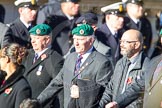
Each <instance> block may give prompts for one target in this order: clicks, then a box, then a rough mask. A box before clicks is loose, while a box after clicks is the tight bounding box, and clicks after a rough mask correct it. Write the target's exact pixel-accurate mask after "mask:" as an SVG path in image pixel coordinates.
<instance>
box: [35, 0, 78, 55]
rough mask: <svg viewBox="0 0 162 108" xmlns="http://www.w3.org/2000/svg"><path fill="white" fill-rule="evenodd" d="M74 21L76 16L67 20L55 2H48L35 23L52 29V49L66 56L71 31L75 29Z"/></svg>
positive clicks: (70, 41)
mask: <svg viewBox="0 0 162 108" xmlns="http://www.w3.org/2000/svg"><path fill="white" fill-rule="evenodd" d="M76 19H77V15H76V16H74V19H72V20H69V19H68V18H67V16H66V15H65V14H64V13H63V12H62V9H61V4H60V2H57V1H55V2H54V1H53V2H52V1H49V3H47V4H45V5H43V6H42V7H41V8H40V10H39V11H38V17H37V23H38V24H40V23H46V24H48V25H50V26H51V27H52V29H53V31H52V34H51V35H52V48H53V49H54V50H55V51H57V52H58V53H59V54H61V55H62V56H63V55H65V54H67V52H68V50H69V49H70V47H71V45H72V35H71V31H72V29H73V28H74V27H75V21H76Z"/></svg>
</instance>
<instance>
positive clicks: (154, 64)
mask: <svg viewBox="0 0 162 108" xmlns="http://www.w3.org/2000/svg"><path fill="white" fill-rule="evenodd" d="M161 58H162V57H161ZM161 58H159V59H158V60H157V61H155V62H156V63H153V64H152V65H153V66H152V67H155V68H153V69H151V70H150V72H151V74H150V77H149V82H150V83H149V84H150V90H151V89H152V88H153V87H154V86H155V85H156V83H157V82H158V81H159V80H160V78H161V77H162V72H161V73H160V74H159V75H158V78H157V80H156V81H154V83H152V78H153V76H154V72H155V70H156V68H157V65H158V64H159V62H160V61H161Z"/></svg>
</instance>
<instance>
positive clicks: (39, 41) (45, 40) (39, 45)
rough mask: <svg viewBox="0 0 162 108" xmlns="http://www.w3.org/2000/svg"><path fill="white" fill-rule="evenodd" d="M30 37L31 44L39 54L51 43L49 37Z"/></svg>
mask: <svg viewBox="0 0 162 108" xmlns="http://www.w3.org/2000/svg"><path fill="white" fill-rule="evenodd" d="M30 37H31V44H32V46H33V49H34V51H35V52H36V53H38V52H40V51H42V50H44V49H45V48H47V47H48V44H49V41H50V38H49V36H34V35H30Z"/></svg>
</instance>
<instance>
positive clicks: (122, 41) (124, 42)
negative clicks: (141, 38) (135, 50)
mask: <svg viewBox="0 0 162 108" xmlns="http://www.w3.org/2000/svg"><path fill="white" fill-rule="evenodd" d="M134 42H138V41H126V40H120V44H121V43H123V44H127V43H134Z"/></svg>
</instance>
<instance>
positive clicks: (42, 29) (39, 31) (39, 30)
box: [29, 24, 52, 36]
mask: <svg viewBox="0 0 162 108" xmlns="http://www.w3.org/2000/svg"><path fill="white" fill-rule="evenodd" d="M51 31H52V29H51V27H50V26H49V25H47V24H38V25H36V26H34V27H33V28H31V29H30V31H29V33H30V35H35V36H44V35H49V34H50V33H51Z"/></svg>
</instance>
